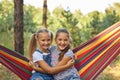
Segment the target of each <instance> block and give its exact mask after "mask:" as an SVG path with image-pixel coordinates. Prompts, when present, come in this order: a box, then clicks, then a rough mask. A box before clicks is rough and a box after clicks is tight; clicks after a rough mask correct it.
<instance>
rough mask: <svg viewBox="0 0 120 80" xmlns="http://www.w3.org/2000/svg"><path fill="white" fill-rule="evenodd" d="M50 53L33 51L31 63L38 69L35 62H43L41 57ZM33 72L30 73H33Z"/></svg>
mask: <svg viewBox="0 0 120 80" xmlns="http://www.w3.org/2000/svg"><path fill="white" fill-rule="evenodd" d="M48 54H50V53H40V52H39V51H35V52H34V53H33V62H34V64H35V66H36V67H38V64H37V61H40V60H44V59H43V55H48ZM34 72H35V71H34V70H33V71H32V73H34Z"/></svg>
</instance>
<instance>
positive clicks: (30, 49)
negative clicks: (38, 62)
mask: <svg viewBox="0 0 120 80" xmlns="http://www.w3.org/2000/svg"><path fill="white" fill-rule="evenodd" d="M43 32H46V33H49V34H50V36H51V41H52V40H53V34H52V32H51V31H49V30H47V29H40V30H39V31H37V32H35V33H34V34H32V36H31V38H30V41H29V44H28V52H29V57H30V59H32V54H33V52H34V51H35V50H36V48H37V39H38V36H39V33H43Z"/></svg>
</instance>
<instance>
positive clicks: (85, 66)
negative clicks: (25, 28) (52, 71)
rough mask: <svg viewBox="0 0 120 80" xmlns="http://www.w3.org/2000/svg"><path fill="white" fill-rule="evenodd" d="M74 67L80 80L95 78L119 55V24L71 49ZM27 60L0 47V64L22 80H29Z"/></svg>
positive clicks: (29, 72) (29, 69)
mask: <svg viewBox="0 0 120 80" xmlns="http://www.w3.org/2000/svg"><path fill="white" fill-rule="evenodd" d="M73 52H74V53H75V54H76V55H77V58H78V59H77V60H76V62H75V67H76V68H77V70H78V73H79V75H80V77H81V78H82V80H95V79H96V77H97V76H98V75H99V74H100V73H101V72H102V71H103V70H104V69H105V68H106V67H107V66H108V65H109V64H110V63H111V62H112V61H113V60H114V59H115V58H116V57H117V56H118V55H119V54H120V22H117V23H116V24H114V25H112V26H110V27H109V28H107V29H106V30H104V31H102V32H101V33H99V34H98V35H96V36H95V37H94V38H92V39H91V40H89V41H87V42H86V43H84V44H82V45H80V46H78V47H76V48H74V49H73ZM28 61H29V60H28V59H27V58H26V57H24V56H23V55H21V54H19V53H18V52H15V51H12V50H10V49H8V48H6V47H4V46H1V45H0V63H1V64H3V65H4V66H5V67H7V68H8V69H9V70H11V71H12V72H14V73H15V74H16V75H17V76H19V77H20V78H21V79H22V80H29V78H30V76H31V71H32V69H31V68H30V67H29V65H28Z"/></svg>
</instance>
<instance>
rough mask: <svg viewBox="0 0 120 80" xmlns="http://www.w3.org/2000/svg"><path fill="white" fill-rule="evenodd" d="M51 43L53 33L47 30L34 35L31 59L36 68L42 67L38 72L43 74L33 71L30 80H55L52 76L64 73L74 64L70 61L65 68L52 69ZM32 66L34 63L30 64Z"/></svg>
mask: <svg viewBox="0 0 120 80" xmlns="http://www.w3.org/2000/svg"><path fill="white" fill-rule="evenodd" d="M51 42H52V33H51V32H50V31H48V30H47V29H41V30H39V31H38V32H36V33H35V34H33V35H32V37H31V39H30V43H29V54H30V58H31V59H32V60H33V62H34V63H35V67H36V68H37V67H40V69H38V70H39V71H41V72H38V71H34V70H33V72H32V73H33V74H32V76H31V78H30V80H37V79H39V80H54V79H53V76H52V75H50V74H55V73H58V72H60V71H63V70H64V69H67V68H69V67H70V66H72V65H73V64H74V61H70V62H68V63H67V64H66V65H63V66H56V67H54V68H53V67H50V66H51V64H50V63H51V57H50V56H51V53H50V51H49V46H50V45H51ZM30 64H32V63H31V62H30ZM44 72H46V73H44ZM48 73H49V74H48Z"/></svg>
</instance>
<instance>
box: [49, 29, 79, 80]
mask: <svg viewBox="0 0 120 80" xmlns="http://www.w3.org/2000/svg"><path fill="white" fill-rule="evenodd" d="M55 42H56V44H57V46H54V47H51V53H52V54H51V55H52V62H51V63H52V66H62V65H65V64H66V63H67V62H68V61H69V60H70V59H74V54H73V52H72V50H71V49H70V42H71V37H70V34H69V32H68V31H67V30H66V29H59V30H58V31H57V33H56V36H55ZM53 77H54V80H80V76H79V75H78V72H77V70H76V68H75V67H74V66H72V67H71V68H69V69H67V70H65V71H62V72H60V73H58V74H55V75H54V76H53Z"/></svg>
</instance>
